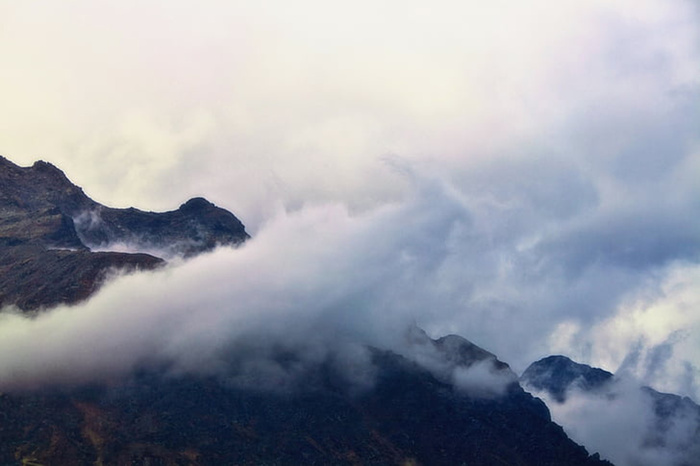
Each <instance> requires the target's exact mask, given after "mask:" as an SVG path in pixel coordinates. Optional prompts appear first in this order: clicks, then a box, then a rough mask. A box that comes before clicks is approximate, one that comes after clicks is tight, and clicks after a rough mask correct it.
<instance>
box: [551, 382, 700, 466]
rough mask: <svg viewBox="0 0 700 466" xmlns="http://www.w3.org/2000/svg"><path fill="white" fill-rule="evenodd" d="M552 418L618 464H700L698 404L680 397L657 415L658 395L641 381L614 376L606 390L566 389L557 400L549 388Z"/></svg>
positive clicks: (583, 443)
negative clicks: (558, 400)
mask: <svg viewBox="0 0 700 466" xmlns="http://www.w3.org/2000/svg"><path fill="white" fill-rule="evenodd" d="M537 395H538V396H540V397H542V398H543V399H545V401H546V402H547V406H548V407H549V409H550V411H551V413H552V418H553V419H554V421H555V422H557V423H559V424H560V425H562V426H563V427H564V430H565V431H566V433H567V434H568V435H569V436H570V437H571V438H572V439H573V440H574V441H576V442H578V443H581V444H582V445H585V446H586V448H588V449H589V450H590V451H597V452H599V453H600V454H601V456H602V457H603V458H605V459H608V460H610V461H612V462H613V463H614V464H616V465H619V466H653V465H667V466H674V465H684V464H695V463H697V459H698V454H700V446H699V445H698V442H697V438H698V434H700V416H699V411H698V410H697V406H695V407H693V406H691V405H690V404H688V403H686V402H683V401H681V400H680V399H678V401H677V405H675V406H674V407H673V408H670V406H671V404H669V403H667V404H666V405H665V406H664V408H661V409H660V410H659V411H660V412H662V413H663V412H665V415H666V416H668V417H667V418H664V417H663V416H659V415H658V414H657V408H656V407H655V404H654V397H653V396H652V395H651V394H650V392H649V391H648V390H646V389H642V388H641V385H640V382H639V380H637V379H634V378H632V377H629V376H624V375H623V376H622V377H620V378H616V380H615V381H614V382H612V383H609V384H607V385H605V386H604V387H603V388H602V389H599V390H595V391H592V392H584V391H581V390H580V389H578V388H575V387H574V388H572V389H569V390H568V391H567V394H566V400H565V401H564V402H563V403H559V402H557V401H556V400H553V399H551V398H550V397H548V396H547V394H546V393H537Z"/></svg>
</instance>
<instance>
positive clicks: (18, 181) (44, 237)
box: [0, 156, 249, 310]
mask: <svg viewBox="0 0 700 466" xmlns="http://www.w3.org/2000/svg"><path fill="white" fill-rule="evenodd" d="M0 214H1V215H0V246H4V248H3V249H1V250H0V271H2V272H3V273H2V275H1V276H0V305H6V304H15V305H17V306H19V307H20V308H22V309H25V310H30V309H36V308H39V307H46V306H53V305H55V304H58V303H61V302H69V303H72V302H77V301H79V300H81V299H85V298H87V297H88V296H89V295H90V294H91V293H92V292H94V291H95V290H96V289H97V288H98V286H99V283H100V282H101V281H102V279H103V278H104V276H105V272H106V271H107V270H108V269H119V270H132V269H151V268H154V267H157V266H158V265H160V264H162V263H163V258H167V259H169V258H171V257H176V256H181V257H189V256H193V255H196V254H199V253H202V252H205V251H209V250H211V249H213V248H215V247H217V246H220V245H233V246H235V245H238V244H240V243H242V242H243V241H245V240H246V239H248V238H249V236H248V234H247V233H246V232H245V227H244V226H243V224H242V223H241V222H240V220H238V218H236V217H235V216H234V215H233V214H232V213H231V212H228V211H227V210H224V209H221V208H219V207H217V206H215V205H214V204H212V203H211V202H209V201H207V200H206V199H204V198H202V197H196V198H193V199H190V200H189V201H187V202H185V203H184V204H182V205H181V206H180V208H179V209H178V210H175V211H171V212H162V213H157V212H144V211H141V210H138V209H134V208H129V209H114V208H110V207H107V206H104V205H101V204H99V203H97V202H95V201H93V200H92V199H90V198H89V197H88V196H87V195H86V194H85V193H84V192H83V190H82V189H81V188H80V187H78V186H76V185H75V184H73V183H72V182H71V181H70V180H69V179H68V177H67V176H66V174H65V173H64V172H63V171H62V170H60V169H59V168H58V167H56V166H55V165H53V164H51V163H49V162H46V161H43V160H38V161H36V162H34V164H33V165H32V166H31V167H20V166H18V165H16V164H14V163H13V162H11V161H10V160H8V159H7V158H5V157H2V156H0ZM94 250H100V251H101V252H100V253H99V254H98V253H93V252H91V251H94ZM125 250H127V251H129V252H124V251H125ZM110 251H112V252H110ZM156 256H158V257H156ZM76 271H77V272H76Z"/></svg>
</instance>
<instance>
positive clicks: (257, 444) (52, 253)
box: [0, 158, 610, 466]
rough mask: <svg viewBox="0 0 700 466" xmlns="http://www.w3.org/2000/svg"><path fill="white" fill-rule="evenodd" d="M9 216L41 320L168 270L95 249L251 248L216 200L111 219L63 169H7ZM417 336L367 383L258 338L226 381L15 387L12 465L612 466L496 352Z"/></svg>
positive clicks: (5, 400) (386, 355) (17, 268)
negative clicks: (279, 377) (271, 371)
mask: <svg viewBox="0 0 700 466" xmlns="http://www.w3.org/2000/svg"><path fill="white" fill-rule="evenodd" d="M0 214H1V215H0V273H1V275H0V306H3V307H5V306H8V305H11V306H15V307H17V308H19V309H22V310H24V311H31V312H34V311H41V310H45V312H52V311H51V310H48V309H46V308H48V307H51V306H55V305H59V304H72V303H75V302H78V301H80V300H84V299H87V298H89V296H91V295H92V294H93V293H94V292H95V291H96V290H97V289H98V288H99V286H100V285H101V284H102V283H103V282H104V281H105V280H106V279H107V277H108V274H109V273H111V271H113V270H117V271H120V273H122V272H124V271H136V270H152V269H153V268H157V267H159V266H161V265H162V264H164V262H165V261H164V259H162V258H160V257H156V256H153V255H149V254H143V253H140V254H131V253H124V252H106V251H105V252H98V251H95V249H99V248H103V247H104V248H109V247H114V246H115V245H120V244H121V243H124V244H126V245H129V244H131V245H132V246H134V249H135V250H138V249H143V248H146V249H148V248H155V249H158V250H160V251H166V252H167V253H168V254H174V255H175V256H176V257H183V258H188V257H191V256H192V255H196V254H199V253H202V252H206V251H210V250H211V249H212V248H214V247H217V246H220V245H229V246H237V245H239V244H241V243H242V242H243V241H245V240H247V239H248V235H247V233H245V230H244V227H243V225H242V223H240V221H239V220H238V219H236V217H235V216H234V215H233V214H231V213H230V212H227V211H224V210H223V209H219V208H218V207H216V206H214V205H213V204H211V203H210V202H208V201H206V200H205V199H203V198H194V199H191V200H189V201H187V202H185V203H184V204H182V205H181V206H180V207H179V208H178V209H177V210H175V211H170V212H164V213H153V212H144V211H140V210H138V209H133V208H130V209H111V208H108V207H105V206H101V205H100V204H98V203H96V202H94V201H92V200H91V199H90V198H88V197H87V196H86V195H85V193H84V192H83V191H82V189H81V188H79V187H77V186H75V185H74V184H72V183H71V182H70V180H69V179H68V178H67V177H66V176H65V174H64V173H63V172H62V171H60V170H59V169H58V168H57V167H55V166H53V165H51V164H49V163H47V162H36V163H35V164H34V165H32V166H31V167H18V166H17V165H15V164H13V163H12V162H9V161H8V160H7V159H4V158H0ZM173 244H176V245H177V247H173ZM406 338H407V339H408V342H407V345H406V348H404V353H401V354H400V353H399V352H395V351H392V350H390V349H382V348H377V347H363V351H366V353H367V355H368V362H367V364H368V365H369V366H368V367H369V368H371V369H373V375H374V376H373V378H372V380H371V381H370V382H369V383H366V384H364V385H363V384H360V385H359V386H358V383H357V382H355V381H352V380H349V379H348V375H347V374H346V373H345V372H344V369H343V367H342V364H338V362H337V361H336V360H334V358H333V355H332V354H331V355H330V356H325V357H324V358H322V359H320V360H314V362H313V363H312V364H301V363H300V360H301V359H302V358H301V357H300V355H299V354H295V353H294V350H293V349H289V348H286V347H277V346H275V345H274V342H272V343H270V342H267V343H266V342H264V341H262V342H261V341H259V340H258V339H256V338H252V340H254V341H251V342H250V344H249V346H246V344H245V342H243V343H242V344H239V345H237V346H236V347H235V354H231V355H230V357H229V358H228V359H227V360H226V362H225V364H226V365H225V366H222V367H219V366H217V372H216V373H215V374H189V373H173V372H170V371H169V370H168V367H150V366H149V367H136V368H134V370H133V371H132V373H130V375H128V376H125V377H120V378H116V379H114V380H111V379H110V380H108V381H103V382H101V383H92V384H86V383H82V384H75V385H61V386H56V385H51V384H48V383H47V384H45V385H41V386H38V387H35V388H33V389H27V388H24V389H23V388H21V387H12V388H10V387H4V390H6V392H5V393H0V418H1V419H2V422H0V464H33V465H37V464H86V465H87V464H101V465H123V464H132V465H143V466H147V465H208V464H241V465H244V464H256V465H257V464H276V465H286V464H289V465H298V464H348V465H387V464H397V465H399V464H401V465H407V464H413V465H418V464H423V465H443V464H444V465H455V464H469V465H476V466H480V465H483V466H487V465H488V466H497V465H499V466H502V465H504V464H506V465H512V466H563V465H567V466H606V465H608V466H609V464H610V463H608V462H606V461H602V460H600V458H599V457H598V456H597V455H592V456H591V455H589V454H588V452H587V451H586V449H585V448H584V447H583V446H580V445H578V444H576V443H575V442H573V441H572V440H571V439H569V438H568V437H567V435H566V434H565V432H564V430H563V429H562V428H561V427H560V426H558V425H556V424H555V423H554V422H552V420H551V416H550V413H549V410H548V409H547V407H546V406H545V404H544V403H543V402H542V401H541V400H538V399H536V398H534V397H533V396H532V395H530V394H529V393H527V392H525V391H524V390H523V389H522V387H521V386H520V385H519V383H518V380H517V376H516V375H515V374H514V373H513V372H512V371H511V370H510V367H509V366H508V365H507V364H506V363H504V362H502V361H500V360H498V358H497V357H496V356H495V355H494V354H492V353H490V352H488V351H486V350H484V349H482V348H480V347H478V346H476V345H474V344H473V343H471V342H470V341H469V340H467V339H465V338H462V337H460V336H457V335H448V336H446V337H442V338H439V339H432V338H430V337H429V336H428V335H427V334H426V333H425V332H423V331H422V330H420V329H418V328H417V327H415V328H413V329H410V330H409V332H408V334H407V335H406ZM36 344H38V345H41V344H42V342H41V341H38V342H36ZM266 345H268V346H266ZM256 352H263V356H264V358H267V359H266V360H267V361H270V362H274V363H275V364H277V365H278V366H279V367H280V368H282V369H285V368H292V369H294V370H296V371H298V372H299V375H298V376H297V377H296V379H294V384H292V385H290V386H288V387H287V386H282V387H281V386H280V385H279V383H276V381H275V379H274V378H273V379H272V380H267V381H265V380H264V378H263V379H261V378H260V377H258V375H260V374H253V376H251V375H250V374H248V373H244V374H242V375H241V374H240V373H239V372H237V371H239V370H240V368H239V366H238V365H239V363H240V362H244V363H245V362H250V361H256V360H259V359H261V358H260V357H259V356H260V355H259V354H256ZM256 356H258V359H256ZM257 370H259V371H261V374H262V376H263V377H264V375H265V368H264V367H263V368H257ZM474 375H476V377H475V376H474ZM261 380H262V382H261ZM475 380H476V381H477V382H476V383H475ZM263 382H265V383H263Z"/></svg>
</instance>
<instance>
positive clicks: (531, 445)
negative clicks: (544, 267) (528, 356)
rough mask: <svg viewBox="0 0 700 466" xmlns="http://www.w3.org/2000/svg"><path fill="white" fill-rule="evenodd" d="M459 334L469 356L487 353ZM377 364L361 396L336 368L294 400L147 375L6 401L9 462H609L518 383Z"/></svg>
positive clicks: (310, 378) (382, 357) (402, 361)
mask: <svg viewBox="0 0 700 466" xmlns="http://www.w3.org/2000/svg"><path fill="white" fill-rule="evenodd" d="M457 338H458V337H450V339H451V340H452V342H451V344H453V345H457V343H459V345H457V346H459V348H458V349H463V350H464V351H463V353H465V352H469V351H471V350H473V349H475V348H478V347H475V346H474V345H473V344H471V343H469V342H468V341H466V340H464V339H461V338H460V339H459V340H457ZM443 341H444V340H443ZM429 344H433V345H435V346H436V347H440V346H441V345H442V343H440V341H439V340H437V341H431V343H429ZM372 359H373V363H374V365H375V366H376V367H377V369H378V371H377V374H378V375H377V379H376V380H375V384H374V386H373V387H371V388H369V389H366V390H362V391H360V392H353V391H348V390H347V386H346V382H345V381H344V380H343V378H342V377H340V376H339V375H338V373H337V372H336V369H335V367H334V366H333V364H331V363H329V362H324V363H323V364H320V365H319V366H318V367H316V368H314V369H313V370H312V371H309V372H308V373H307V374H306V376H305V378H304V380H305V381H304V386H303V387H299V388H298V389H297V390H292V391H288V392H284V393H281V392H277V391H264V390H259V389H253V388H250V387H248V388H242V387H238V386H236V385H232V384H229V383H226V382H225V381H224V380H222V379H220V378H213V377H193V376H181V377H176V378H173V377H165V376H162V375H158V374H154V373H142V374H138V375H135V376H134V377H133V378H131V379H130V380H129V381H124V382H120V383H119V384H115V385H113V386H109V387H104V386H102V387H82V388H79V389H73V390H69V391H66V390H65V389H63V390H44V391H42V392H40V393H21V394H19V393H13V394H5V395H3V396H2V397H0V413H2V416H3V422H2V423H0V464H15V462H16V463H20V462H22V463H24V464H114V465H122V464H138V465H147V464H148V465H153V464H158V465H179V464H182V465H184V464H190V465H209V464H248V465H259V464H276V465H299V464H339V465H340V464H348V465H391V464H396V465H406V464H423V465H459V464H465V465H467V464H468V465H494V466H495V465H499V466H500V465H532V466H535V465H537V466H546V465H551V466H554V465H557V466H564V465H566V466H576V465H590V466H593V465H604V464H608V463H605V462H603V461H600V460H598V459H597V457H590V456H589V455H588V453H587V452H586V450H585V449H584V448H583V447H581V446H578V445H576V444H575V443H574V442H572V441H571V440H570V439H569V438H568V437H567V436H566V434H565V433H564V431H563V430H562V429H561V428H560V427H559V426H557V425H556V424H554V423H553V422H551V420H550V417H549V412H548V410H547V408H546V407H545V405H544V404H543V403H542V402H541V401H540V400H537V399H535V398H533V397H532V396H531V395H529V394H528V393H526V392H524V391H523V390H522V388H520V386H519V385H518V384H517V382H513V383H512V384H510V385H509V386H508V388H507V391H506V393H504V394H503V395H502V396H498V397H481V396H471V395H470V394H468V393H464V392H459V391H456V390H455V388H454V386H453V385H452V384H450V383H447V382H446V381H443V380H441V379H440V377H436V375H435V374H433V373H431V372H430V371H428V370H426V369H424V368H423V367H421V366H420V365H418V364H416V363H415V362H413V361H411V360H409V359H407V358H405V357H402V356H400V355H398V354H395V353H392V352H389V351H383V350H379V349H373V350H372ZM476 362H477V361H476V360H473V359H463V360H462V361H460V362H459V363H458V364H474V363H476ZM501 364H502V363H501ZM502 369H503V370H509V369H507V367H503V368H502Z"/></svg>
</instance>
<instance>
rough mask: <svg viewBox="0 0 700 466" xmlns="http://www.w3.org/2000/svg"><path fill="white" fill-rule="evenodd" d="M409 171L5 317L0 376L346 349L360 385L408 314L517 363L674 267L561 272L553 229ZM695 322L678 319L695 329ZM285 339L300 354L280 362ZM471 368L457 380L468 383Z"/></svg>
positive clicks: (174, 366)
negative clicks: (360, 208)
mask: <svg viewBox="0 0 700 466" xmlns="http://www.w3.org/2000/svg"><path fill="white" fill-rule="evenodd" d="M403 176H405V177H406V178H407V179H408V183H410V184H411V185H412V186H413V189H414V194H413V195H412V196H411V197H410V198H408V199H406V200H405V201H404V202H401V203H395V204H388V205H385V206H383V207H381V208H377V209H375V210H373V211H371V212H365V213H359V214H357V213H355V214H353V213H350V212H349V211H348V209H347V208H345V207H343V206H342V205H338V204H330V205H329V204H323V205H318V206H315V207H307V208H304V209H301V210H298V211H294V212H286V211H280V212H278V214H277V215H276V216H274V217H273V219H272V220H270V222H268V223H267V224H266V226H265V228H263V229H262V230H261V231H260V232H259V234H258V235H257V236H256V237H255V238H254V239H252V240H250V241H249V242H247V243H245V245H244V246H243V247H241V248H239V249H226V248H222V249H219V250H217V251H215V252H213V253H211V254H206V255H203V256H201V257H197V258H195V259H192V260H189V261H185V262H183V263H180V264H174V265H172V266H170V267H167V268H165V269H163V270H159V271H155V272H148V273H139V274H135V275H130V276H125V277H120V278H118V279H116V280H114V281H113V282H112V283H110V284H109V285H107V286H105V288H104V289H103V290H102V291H100V292H99V293H98V294H97V295H96V296H95V297H94V298H93V299H91V300H90V301H88V302H86V303H84V304H82V305H79V306H75V307H61V308H57V309H54V310H51V311H49V312H46V313H44V314H40V315H38V316H36V317H33V318H28V317H24V316H21V315H18V314H12V313H5V314H3V315H2V319H1V320H2V321H1V322H0V323H1V325H0V386H5V387H11V386H27V385H29V386H31V385H36V384H42V383H45V382H80V381H91V380H94V379H101V378H109V377H112V376H117V375H124V374H126V373H128V372H129V371H131V370H134V369H136V368H139V367H142V366H144V365H145V366H149V365H153V366H159V367H161V366H165V367H167V368H168V369H169V370H170V371H173V372H175V373H177V372H181V371H186V372H204V373H216V372H218V371H224V370H225V369H226V368H230V367H233V366H235V367H236V368H237V369H236V371H237V372H236V375H235V377H242V378H246V377H247V378H248V379H250V380H254V379H255V378H256V377H257V378H258V379H259V380H258V379H255V380H256V383H257V384H260V385H264V384H265V383H267V384H270V385H275V384H276V385H280V384H284V383H291V382H289V380H292V379H294V377H295V376H294V374H293V373H297V372H303V370H305V368H306V367H308V366H309V365H312V364H314V363H315V362H318V361H323V360H327V359H329V358H334V359H336V360H338V361H344V363H343V364H344V365H345V366H347V368H348V371H349V375H348V379H349V380H350V379H357V380H363V381H362V382H360V383H369V382H368V380H371V372H372V368H371V367H369V365H368V364H367V361H368V355H367V354H366V351H365V350H364V345H373V346H377V347H380V348H387V349H392V350H394V351H398V352H399V353H404V354H409V353H410V352H409V351H408V349H407V348H406V339H405V332H406V329H408V328H409V327H410V326H411V325H413V324H414V323H415V324H417V325H419V326H421V327H423V328H425V329H427V330H428V331H429V333H431V334H432V335H434V336H441V335H444V334H447V333H459V334H461V335H463V336H465V337H466V338H468V339H470V340H472V341H474V342H475V343H477V344H479V345H481V346H483V347H485V348H486V349H488V350H490V351H493V352H494V353H496V354H497V355H498V356H499V357H500V358H501V359H503V360H505V361H507V362H510V363H512V364H513V365H514V367H515V369H516V370H518V366H519V365H524V364H527V363H528V362H529V361H530V360H533V359H534V358H535V356H536V355H537V354H540V353H542V352H546V351H548V350H550V349H551V348H550V346H551V345H552V344H551V342H550V340H551V339H552V338H554V337H557V335H559V334H561V333H562V332H563V330H562V328H564V327H566V323H567V322H579V323H580V325H581V326H586V325H599V326H605V325H606V322H607V321H606V320H605V319H609V318H612V317H609V316H614V318H617V319H623V318H624V317H625V308H624V307H622V308H621V309H622V310H621V311H619V312H618V305H619V304H620V303H623V302H624V299H623V298H626V297H628V296H637V295H638V294H639V293H644V294H645V295H646V294H647V293H649V292H648V284H649V283H650V280H652V279H654V278H655V277H656V276H657V275H658V276H661V277H663V276H665V273H664V271H665V270H666V268H667V267H668V265H667V264H673V263H674V262H673V257H668V258H663V260H659V262H658V263H657V262H651V263H649V264H646V265H645V266H644V268H642V269H641V270H638V268H636V267H629V266H628V265H627V264H626V263H622V264H620V263H616V262H614V261H610V262H600V261H596V262H595V263H592V264H590V265H588V266H586V267H585V268H584V270H579V268H578V267H574V268H573V270H567V265H566V261H565V260H562V258H561V249H560V248H559V247H558V246H554V247H552V246H549V243H550V242H549V241H548V238H546V237H545V238H543V239H540V240H539V241H535V242H534V244H531V245H526V244H523V242H524V241H525V239H526V237H527V236H526V235H524V234H523V232H522V231H518V230H517V229H514V230H510V231H508V230H507V229H505V228H503V229H500V228H499V229H494V224H498V223H500V222H502V221H504V220H506V219H507V218H509V217H510V216H511V212H512V209H510V208H501V209H499V208H496V207H492V206H489V208H484V206H483V204H480V203H479V202H475V201H474V200H473V199H470V198H469V197H467V196H465V194H464V192H463V191H460V190H459V189H457V188H455V187H454V186H452V185H450V184H449V183H446V182H444V181H442V180H440V179H437V178H426V177H424V176H419V175H416V174H415V173H413V172H412V171H411V169H410V168H406V169H405V170H404V175H403ZM592 218H593V223H597V219H596V218H595V215H594V216H593V217H592ZM577 221H580V220H577ZM566 231H567V228H559V229H557V230H556V231H555V232H554V233H553V234H552V235H551V236H555V237H562V236H563V235H564V234H565V233H566ZM572 234H573V235H578V234H579V232H578V231H575V232H574V233H572ZM638 234H644V232H639V233H638ZM673 238H674V234H673V233H671V234H670V235H669V239H668V240H669V241H672V240H673ZM597 248H598V246H597V245H595V244H594V245H593V246H592V249H593V250H596V249H597ZM574 254H576V255H578V254H580V251H574ZM671 269H673V266H671ZM601 287H602V288H601ZM686 292H687V293H691V294H693V293H692V292H691V291H688V290H687V289H686ZM651 296H652V298H653V299H652V298H650V299H651V301H652V302H654V300H658V299H659V298H658V295H656V294H652V295H651ZM582 297H586V299H585V300H581V298H582ZM591 299H593V301H592V302H591ZM654 318H661V317H659V316H656V317H654ZM692 318H695V317H692ZM692 318H691V320H690V321H684V322H682V323H683V324H684V325H686V327H685V328H689V330H688V331H693V327H692V324H694V323H695V324H696V323H697V322H696V321H693V320H692ZM680 323H681V322H679V323H678V324H680ZM689 323H690V324H691V325H690V326H688V325H687V324H689ZM668 325H669V329H672V328H674V324H673V323H672V322H671V323H669V324H668ZM641 331H643V329H641V330H640V332H641ZM574 333H576V335H575V336H572V335H569V339H570V340H571V341H570V342H569V343H568V344H569V345H570V348H569V349H571V350H575V349H576V345H575V343H572V342H575V341H581V340H583V341H588V342H589V343H591V342H593V341H595V337H596V336H595V335H591V334H587V333H585V332H584V331H582V330H581V329H580V328H578V330H576V331H575V332H574ZM552 335H554V337H553V336H552ZM559 336H561V335H559ZM631 337H634V338H640V336H639V334H634V333H632V334H631ZM617 343H618V344H619V345H625V344H627V343H628V341H627V340H625V339H621V340H619V341H618V342H617ZM557 344H558V345H560V346H561V345H562V344H564V343H562V341H558V343H557ZM609 345H612V343H609ZM627 349H628V351H630V350H631V349H632V348H630V347H627ZM280 351H281V352H285V351H287V352H291V353H294V354H295V355H296V356H295V357H296V358H298V361H297V363H295V364H292V365H288V364H287V365H285V364H281V363H279V361H277V360H276V357H277V355H278V354H279V352H280ZM241 355H243V356H241ZM693 356H694V355H693V354H683V355H680V358H666V359H667V360H660V359H659V358H656V359H654V364H656V366H655V369H654V371H655V372H656V373H661V372H659V371H660V370H661V368H662V367H665V365H667V364H666V363H668V362H669V361H672V360H673V361H677V360H679V359H680V360H682V361H684V364H685V365H686V366H687V367H688V368H690V369H689V371H690V372H687V373H685V374H683V376H684V377H685V378H686V379H685V382H686V385H685V387H686V388H687V389H690V390H692V389H694V388H695V387H696V386H697V381H696V379H695V376H694V375H693V372H692V371H693V370H696V368H697V364H698V361H697V360H695V359H693ZM695 356H696V355H695ZM477 369H478V368H477ZM353 373H354V375H352V374H353ZM468 375H469V374H466V375H465V374H463V373H455V374H453V375H452V376H451V377H452V380H453V381H454V382H456V383H457V385H460V384H461V385H462V386H465V387H469V386H470V383H471V382H470V379H469V377H468ZM472 375H473V376H474V377H473V379H472V380H473V381H474V382H473V386H474V387H477V388H478V385H479V383H480V382H479V380H481V381H482V382H483V384H485V385H487V386H488V385H489V383H490V382H489V373H488V371H486V372H484V371H481V372H479V371H478V370H475V371H473V372H472ZM688 377H690V379H688ZM497 378H498V377H496V379H497ZM265 379H267V381H265ZM365 379H366V380H365ZM494 380H495V379H494ZM285 381H286V382H285ZM491 382H493V380H492V381H491ZM504 383H507V381H505V380H504ZM491 385H498V384H497V383H491ZM495 391H496V392H497V391H498V390H495Z"/></svg>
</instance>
